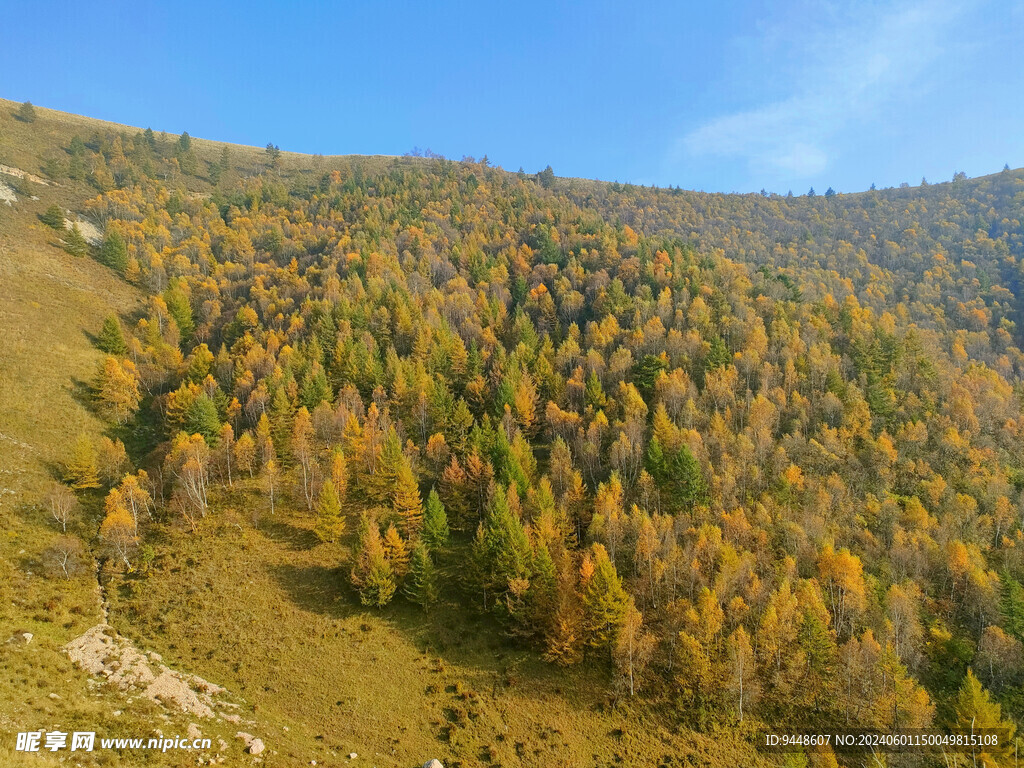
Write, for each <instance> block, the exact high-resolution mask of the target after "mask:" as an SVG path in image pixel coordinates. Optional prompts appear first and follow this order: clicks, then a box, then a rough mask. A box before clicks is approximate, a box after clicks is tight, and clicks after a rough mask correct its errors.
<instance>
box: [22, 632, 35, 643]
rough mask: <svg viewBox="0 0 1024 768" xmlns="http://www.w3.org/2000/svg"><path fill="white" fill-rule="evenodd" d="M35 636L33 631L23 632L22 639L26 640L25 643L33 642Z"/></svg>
mask: <svg viewBox="0 0 1024 768" xmlns="http://www.w3.org/2000/svg"><path fill="white" fill-rule="evenodd" d="M33 637H35V635H33V634H32V633H31V632H22V633H21V639H22V640H24V641H25V645H28V644H29V643H31V642H32V638H33Z"/></svg>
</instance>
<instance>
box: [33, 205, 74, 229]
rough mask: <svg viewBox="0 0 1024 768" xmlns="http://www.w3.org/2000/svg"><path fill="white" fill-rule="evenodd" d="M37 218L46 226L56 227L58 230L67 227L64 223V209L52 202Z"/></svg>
mask: <svg viewBox="0 0 1024 768" xmlns="http://www.w3.org/2000/svg"><path fill="white" fill-rule="evenodd" d="M39 220H40V221H41V222H43V224H45V225H46V226H48V227H51V228H53V229H56V230H57V231H58V232H63V231H64V230H65V229H67V224H65V223H64V209H63V208H61V207H60V206H59V205H57V204H56V203H54V204H53V205H51V206H50V207H49V208H47V209H46V211H45V212H43V213H42V214H41V215H40V216H39Z"/></svg>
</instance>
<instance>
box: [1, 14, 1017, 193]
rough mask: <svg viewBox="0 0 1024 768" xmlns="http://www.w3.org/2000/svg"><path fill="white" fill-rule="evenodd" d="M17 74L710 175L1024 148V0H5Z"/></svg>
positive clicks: (7, 56) (1004, 156)
mask: <svg viewBox="0 0 1024 768" xmlns="http://www.w3.org/2000/svg"><path fill="white" fill-rule="evenodd" d="M3 16H4V19H3V27H4V33H3V36H4V40H5V44H4V46H2V47H0V73H2V74H0V96H3V97H5V98H9V99H15V100H18V101H22V100H25V99H30V100H31V101H33V102H34V103H36V104H40V105H42V106H47V107H53V108H55V109H62V110H66V111H69V112H76V113H81V114H85V115H89V116H92V117H98V118H103V119H107V120H114V121H117V122H122V123H128V124H131V125H139V126H151V127H153V128H154V129H155V130H167V131H168V132H174V133H177V132H180V131H183V130H187V131H189V132H190V133H191V134H192V135H194V136H202V137H204V138H211V139H219V140H224V141H231V142H237V143H245V144H254V145H258V146H262V145H264V144H266V143H267V142H268V141H273V142H274V143H276V144H278V145H280V147H281V148H282V149H286V150H294V151H300V152H321V153H323V154H348V153H359V154H374V153H382V154H401V153H403V152H406V151H408V150H410V149H412V148H413V147H414V146H418V147H421V148H428V147H429V148H430V149H433V150H434V151H436V152H441V153H443V154H445V155H447V156H449V157H455V158H460V157H462V156H463V155H467V154H468V155H473V156H475V157H480V156H482V155H484V154H486V155H487V156H488V157H489V158H490V159H491V161H492V162H494V163H496V164H498V165H501V166H502V167H504V168H507V169H509V170H516V169H518V168H519V167H523V168H524V169H526V170H527V171H531V172H532V171H536V170H539V169H541V168H543V167H544V166H545V165H547V164H549V163H550V164H551V165H552V167H553V168H554V170H555V172H556V173H557V174H559V175H564V176H584V177H589V178H600V179H606V180H609V181H611V180H619V181H630V182H634V183H638V184H652V183H654V184H658V185H661V186H668V185H679V186H682V187H684V188H688V189H705V190H708V191H726V192H728V191H741V192H749V191H757V190H759V189H761V188H766V189H768V190H770V191H778V192H786V191H787V190H790V189H792V190H793V191H794V192H795V193H798V194H799V193H802V192H805V191H806V190H807V188H808V187H810V186H812V185H813V186H814V187H815V188H816V189H818V191H819V192H821V191H824V189H825V188H827V187H828V186H832V187H834V188H835V189H837V190H838V191H857V190H861V189H865V188H867V187H868V186H869V185H870V184H871V183H876V184H878V185H879V186H889V185H897V184H899V183H900V182H903V181H908V182H910V183H911V184H917V183H918V182H919V181H920V179H921V177H922V176H924V177H927V178H928V180H929V181H940V180H944V179H948V178H950V177H952V175H953V173H954V171H961V170H962V171H966V172H967V173H968V174H969V175H972V176H973V175H980V174H985V173H992V172H995V171H997V170H999V169H1000V168H1002V166H1003V164H1004V163H1009V164H1010V165H1011V166H1012V167H1018V166H1022V165H1024V98H1022V94H1024V50H1022V49H1024V45H1022V43H1024V3H1022V2H1019V1H1018V2H1011V1H1010V0H1000V1H996V0H909V1H908V2H835V3H831V2H823V1H821V0H790V1H789V2H785V3H779V2H772V1H771V0H761V1H759V2H735V3H728V2H722V3H686V2H680V1H679V0H676V1H675V2H672V1H666V2H661V1H658V2H640V1H638V2H633V3H626V2H619V3H611V2H600V1H598V2H591V3H560V2H554V1H553V0H549V1H548V2H530V1H522V2H503V3H496V2H495V3H488V2H455V1H454V0H435V2H433V3H424V2H378V3H372V2H365V3H360V2H333V3H326V2H325V3H309V2H297V1H296V2H270V1H269V0H250V2H247V3H216V4H214V3H193V2H189V1H188V0H180V1H179V2H174V3H161V4H156V3H153V4H147V3H139V2H137V1H136V2H133V3H103V2H97V3H82V2H75V3H70V2H66V3H48V2H35V3H10V4H8V5H7V7H5V9H4V12H3Z"/></svg>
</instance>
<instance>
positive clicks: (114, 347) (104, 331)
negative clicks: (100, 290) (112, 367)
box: [96, 315, 128, 355]
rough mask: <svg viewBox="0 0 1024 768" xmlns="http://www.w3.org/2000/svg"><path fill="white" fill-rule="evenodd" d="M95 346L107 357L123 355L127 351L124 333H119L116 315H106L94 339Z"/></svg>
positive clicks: (119, 322)
mask: <svg viewBox="0 0 1024 768" xmlns="http://www.w3.org/2000/svg"><path fill="white" fill-rule="evenodd" d="M96 346H97V347H99V348H100V349H101V350H103V351H104V352H106V353H107V354H108V355H123V354H124V353H125V352H127V351H128V345H127V344H126V343H125V340H124V333H123V332H122V331H121V321H120V320H118V319H117V315H107V318H106V320H104V321H103V327H102V328H101V329H100V333H99V336H97V337H96Z"/></svg>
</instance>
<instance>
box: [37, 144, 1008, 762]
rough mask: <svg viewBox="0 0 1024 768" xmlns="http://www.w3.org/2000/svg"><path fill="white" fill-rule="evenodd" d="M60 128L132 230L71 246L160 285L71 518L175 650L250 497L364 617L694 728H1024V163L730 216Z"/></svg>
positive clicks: (94, 445) (119, 331)
mask: <svg viewBox="0 0 1024 768" xmlns="http://www.w3.org/2000/svg"><path fill="white" fill-rule="evenodd" d="M65 138H67V140H66V143H65V141H64V140H62V141H60V142H54V144H53V145H52V146H45V147H43V148H42V149H39V150H33V151H34V153H35V155H34V156H36V157H37V158H38V160H37V162H38V165H39V167H38V168H29V169H27V170H31V171H32V172H33V173H36V172H38V173H42V174H45V176H46V178H48V179H50V180H52V181H54V182H57V183H59V184H64V185H68V187H69V188H76V189H83V190H85V189H88V190H89V191H88V193H87V194H83V195H82V199H81V203H80V206H79V207H78V209H77V210H76V212H77V213H81V215H82V216H83V217H84V218H85V220H87V221H89V222H92V223H94V224H95V225H96V226H97V227H98V228H99V231H100V232H101V233H102V240H101V241H100V242H98V243H97V244H95V245H90V244H89V243H88V242H87V241H86V240H85V238H83V237H82V234H81V232H80V231H79V230H78V228H77V227H75V228H73V229H70V230H69V229H66V228H65V222H64V218H65V211H64V210H62V208H61V207H60V206H56V207H55V208H54V209H53V210H47V211H46V212H44V213H43V215H42V217H41V218H42V220H43V223H45V224H48V225H51V226H53V227H54V229H55V232H57V236H58V237H59V238H60V239H61V242H62V243H63V244H64V247H65V248H66V249H67V250H68V251H69V252H71V253H74V254H77V255H80V256H82V257H87V258H92V259H95V260H97V261H99V262H100V263H101V264H103V265H105V266H107V267H109V268H110V269H112V270H114V271H115V272H116V273H117V274H118V275H120V276H121V278H122V279H123V280H125V281H127V282H128V283H130V284H132V285H133V286H136V287H137V288H138V289H140V290H141V291H142V292H143V293H144V295H145V297H146V298H145V301H144V306H142V307H141V308H140V309H139V310H137V311H130V312H125V313H122V314H121V315H120V316H118V315H116V314H115V315H111V316H109V317H108V318H106V321H105V322H104V323H103V326H102V330H101V331H100V333H99V335H98V337H97V340H96V343H97V345H98V347H99V348H100V349H101V350H102V351H103V353H104V358H103V361H102V362H101V363H100V365H99V366H98V369H97V371H96V375H95V380H94V381H93V382H91V385H90V386H91V395H90V397H91V398H92V401H93V403H94V406H95V408H96V409H97V410H98V411H99V412H100V413H102V414H103V416H104V418H106V419H107V420H108V422H109V423H110V424H111V425H112V426H111V430H110V432H109V435H108V436H107V437H106V438H103V440H101V441H98V442H97V441H93V440H91V439H89V438H87V437H85V436H81V437H79V438H78V439H77V440H76V435H74V434H69V435H68V436H67V442H68V448H67V455H66V456H65V459H64V462H63V469H62V476H61V480H62V482H60V483H56V484H55V486H54V489H53V490H52V491H51V494H52V496H51V500H50V501H51V503H56V502H53V499H55V498H56V499H58V500H59V499H64V498H65V497H66V495H67V494H68V492H69V490H68V489H70V490H71V491H74V492H77V493H78V494H79V495H80V496H81V497H82V498H83V499H88V498H91V496H90V494H92V495H94V496H95V495H96V494H102V505H103V512H102V515H101V516H100V517H97V519H96V521H95V522H96V526H95V528H96V530H95V532H94V535H92V536H91V538H90V537H87V540H86V542H85V544H84V548H92V550H93V551H95V552H96V553H98V554H100V555H101V556H102V557H104V558H105V561H104V562H105V566H104V567H105V574H106V576H105V578H107V579H109V580H110V584H111V585H112V586H114V585H117V586H119V587H120V588H121V589H120V592H119V594H120V595H121V597H119V598H118V599H119V600H120V603H119V605H120V606H121V607H122V608H123V610H124V611H125V612H126V613H125V616H126V617H127V618H128V620H130V621H131V622H137V623H138V625H139V626H140V627H149V629H143V630H141V631H142V632H143V633H146V632H158V631H159V630H157V629H154V628H156V627H159V626H160V622H161V618H160V617H159V616H157V612H158V611H157V609H156V608H152V607H151V605H150V601H149V599H148V598H146V597H145V595H146V594H147V592H146V590H147V587H146V583H147V581H149V580H159V578H160V576H159V574H160V572H161V571H162V570H167V569H168V568H170V567H171V565H172V563H173V562H174V561H175V560H176V559H177V556H176V552H178V551H179V548H181V547H192V546H193V545H192V544H190V543H189V542H190V541H193V540H195V541H201V540H202V539H203V538H204V537H214V536H222V533H220V531H222V527H219V526H221V522H219V521H222V520H223V518H224V515H225V514H228V513H227V512H225V509H227V508H230V509H231V512H230V515H231V520H232V521H235V520H239V521H240V524H241V525H245V526H247V527H256V529H259V528H260V527H261V526H266V525H267V524H268V522H269V521H271V520H274V519H275V518H277V517H279V516H282V515H291V516H292V518H290V519H295V520H298V521H305V523H304V525H305V526H306V528H308V529H309V530H311V531H312V532H313V533H315V535H316V537H317V539H316V540H315V541H313V542H311V543H310V544H309V546H310V547H315V548H319V549H322V551H323V552H324V553H327V556H329V558H330V559H331V560H332V561H333V562H334V567H333V569H332V570H331V577H330V580H329V581H328V583H327V588H328V589H331V590H332V599H334V600H337V601H341V602H343V603H344V604H346V605H347V606H353V607H354V606H363V607H365V609H366V610H368V611H381V612H383V613H384V615H388V614H387V612H388V611H393V610H405V608H404V607H403V606H404V604H412V605H415V606H418V608H417V610H419V609H420V608H422V610H424V611H426V612H427V613H428V614H430V613H432V612H437V611H451V612H454V614H455V615H457V616H459V617H460V618H459V619H458V621H467V622H473V623H472V626H473V627H474V628H475V629H474V631H477V632H480V633H487V634H491V635H493V636H494V637H495V638H500V639H501V641H502V642H503V643H508V642H511V644H512V646H513V647H515V648H517V649H520V650H524V649H525V650H526V651H527V652H528V653H529V654H530V655H531V656H532V657H534V658H536V659H538V660H542V663H543V664H545V665H548V666H549V667H550V670H552V671H553V674H554V675H555V676H556V677H557V676H562V675H564V676H565V679H566V680H567V681H568V680H570V679H578V678H577V677H573V676H574V675H577V674H578V672H577V670H579V669H582V668H584V667H586V668H588V669H592V670H597V673H596V675H595V676H592V677H589V678H587V685H588V686H590V687H591V688H593V689H594V690H595V691H597V692H598V693H599V695H601V696H607V697H608V702H609V703H608V706H609V707H613V708H614V707H633V708H634V709H633V710H629V711H632V712H649V713H657V717H658V718H661V719H660V720H659V722H663V723H664V722H667V723H670V724H671V725H670V727H672V728H677V729H678V728H682V729H684V730H687V729H691V730H692V731H694V732H696V733H705V732H717V731H721V730H722V729H726V730H729V731H730V732H733V733H740V734H748V735H749V734H752V733H754V732H755V731H756V728H757V727H759V726H763V725H764V724H771V725H775V726H780V725H785V726H787V727H796V726H807V727H814V726H822V727H824V726H832V727H834V726H837V725H848V726H859V727H872V728H884V729H889V728H904V727H925V726H933V727H934V728H936V729H939V730H941V729H943V728H953V727H965V726H967V727H969V726H970V724H971V722H972V721H973V722H974V723H975V725H976V726H995V725H998V724H1000V722H1002V724H1003V725H1004V726H1008V725H1009V724H1010V723H1011V722H1012V721H1013V720H1014V719H1015V718H1016V717H1018V716H1020V715H1021V714H1024V701H1022V699H1021V695H1020V685H1021V683H1022V680H1024V646H1022V640H1024V588H1022V586H1021V583H1022V582H1024V534H1022V531H1021V527H1022V514H1024V494H1022V489H1024V456H1022V452H1021V445H1022V438H1024V419H1022V413H1021V404H1022V388H1021V383H1022V374H1024V355H1022V353H1021V348H1020V347H1021V330H1020V327H1019V323H1020V321H1021V317H1020V313H1021V311H1022V309H1024V305H1022V303H1021V302H1022V297H1020V296H1019V294H1020V291H1021V275H1022V261H1021V259H1022V258H1024V229H1022V224H1021V219H1022V214H1024V174H1022V173H1021V172H1019V171H1010V170H1004V171H1003V172H1001V173H997V174H995V175H992V176H988V177H984V178H979V179H967V178H964V177H963V176H962V175H957V177H955V178H954V180H953V181H952V182H949V183H941V184H931V185H925V184H922V185H921V186H918V187H914V188H899V189H886V190H871V191H867V192H864V193H859V194H834V193H832V192H831V190H830V191H829V194H827V195H813V194H808V195H802V196H799V197H793V196H780V195H770V194H763V195H717V194H715V195H712V194H702V193H695V192H684V191H681V190H675V189H670V190H665V189H653V188H644V187H637V186H631V185H620V184H607V183H601V182H592V181H585V180H578V179H563V178H558V177H556V176H554V174H553V173H552V172H551V170H550V169H547V170H545V171H544V172H541V173H538V174H526V173H523V172H519V173H509V172H506V171H504V170H502V169H499V168H495V167H491V166H490V165H489V164H488V163H487V161H486V159H485V160H481V161H476V160H473V159H471V158H465V159H463V160H462V161H458V162H456V161H452V160H447V159H443V158H419V157H405V158H392V159H386V158H372V159H370V158H368V159H359V158H344V159H337V158H319V157H317V158H303V157H299V156H294V155H287V154H282V153H280V152H279V150H278V149H277V148H276V147H274V146H273V145H268V147H267V149H266V151H263V152H261V153H260V154H256V153H253V152H252V151H251V150H248V151H244V152H243V151H242V150H241V149H239V148H229V147H227V146H224V147H223V148H222V149H221V148H220V147H218V146H216V145H211V144H209V143H205V144H204V149H203V151H202V152H200V151H198V149H197V146H196V144H197V143H196V142H195V141H193V140H192V139H190V138H189V137H188V135H187V134H183V135H181V136H165V135H157V134H154V133H153V132H152V131H148V130H147V131H145V132H141V131H137V130H135V129H131V130H127V129H126V130H123V131H120V132H118V131H115V130H100V131H87V130H86V131H81V132H78V133H75V134H74V135H73V136H71V137H66V135H65ZM75 185H77V186H75ZM72 218H74V217H72ZM40 226H42V224H40ZM96 498H99V497H96ZM66 503H67V504H68V505H69V506H70V505H71V503H72V502H70V501H66ZM321 542H322V543H321ZM250 546H252V545H250ZM75 556H76V557H77V556H79V555H77V554H76V555H75ZM161 562H163V563H164V565H163V566H161V565H160V563H161ZM176 564H177V565H181V563H180V562H178V563H176ZM153 589H155V587H153ZM481 617H484V618H483V620H481ZM310 641H311V642H313V643H315V641H316V638H310ZM993 702H998V703H999V704H1000V706H1001V709H1000V707H994V706H992V703H993ZM339 704H340V702H339ZM469 709H470V710H471V711H470V714H469V715H468V716H469V717H470V718H472V706H470V707H469ZM465 715H466V713H465V711H464V712H463V716H465ZM651 716H654V715H651ZM638 717H639V716H638ZM460 719H461V718H460V716H459V715H458V714H456V715H455V720H454V725H452V726H451V727H452V728H455V729H456V730H457V729H458V727H459V720H460ZM638 727H639V726H638ZM450 734H451V730H450V729H449V731H448V738H449V741H450V742H451V744H452V745H453V746H452V747H451V750H452V753H453V754H454V755H462V757H463V759H465V754H464V753H461V752H460V751H459V747H458V745H457V740H456V741H454V742H452V741H451V737H450ZM500 748H501V749H504V748H505V747H504V746H502V747H500ZM495 749H498V747H495ZM666 751H667V752H669V753H671V751H672V750H671V749H668V750H666V749H664V748H663V749H662V750H661V752H666ZM660 754H661V753H659V756H660ZM1012 755H1013V753H1012V750H1010V751H1009V752H1007V753H1005V754H996V755H992V756H990V758H991V759H993V760H995V761H1001V760H1004V759H1005V760H1008V761H1012V759H1013V757H1012ZM520 757H522V755H521V754H520ZM478 758H479V755H476V759H478ZM490 759H494V760H495V761H496V762H497V758H494V757H493V756H492V757H491V758H490ZM663 759H668V758H663ZM464 764H466V765H469V764H473V763H472V760H471V761H470V762H467V763H464ZM504 764H514V763H509V762H506V763H504ZM524 764H529V761H527V762H526V763H524ZM566 764H575V763H569V762H566ZM669 764H671V763H669ZM993 764H995V763H993ZM1005 764H1007V765H1010V764H1012V762H1006V763H1005Z"/></svg>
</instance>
